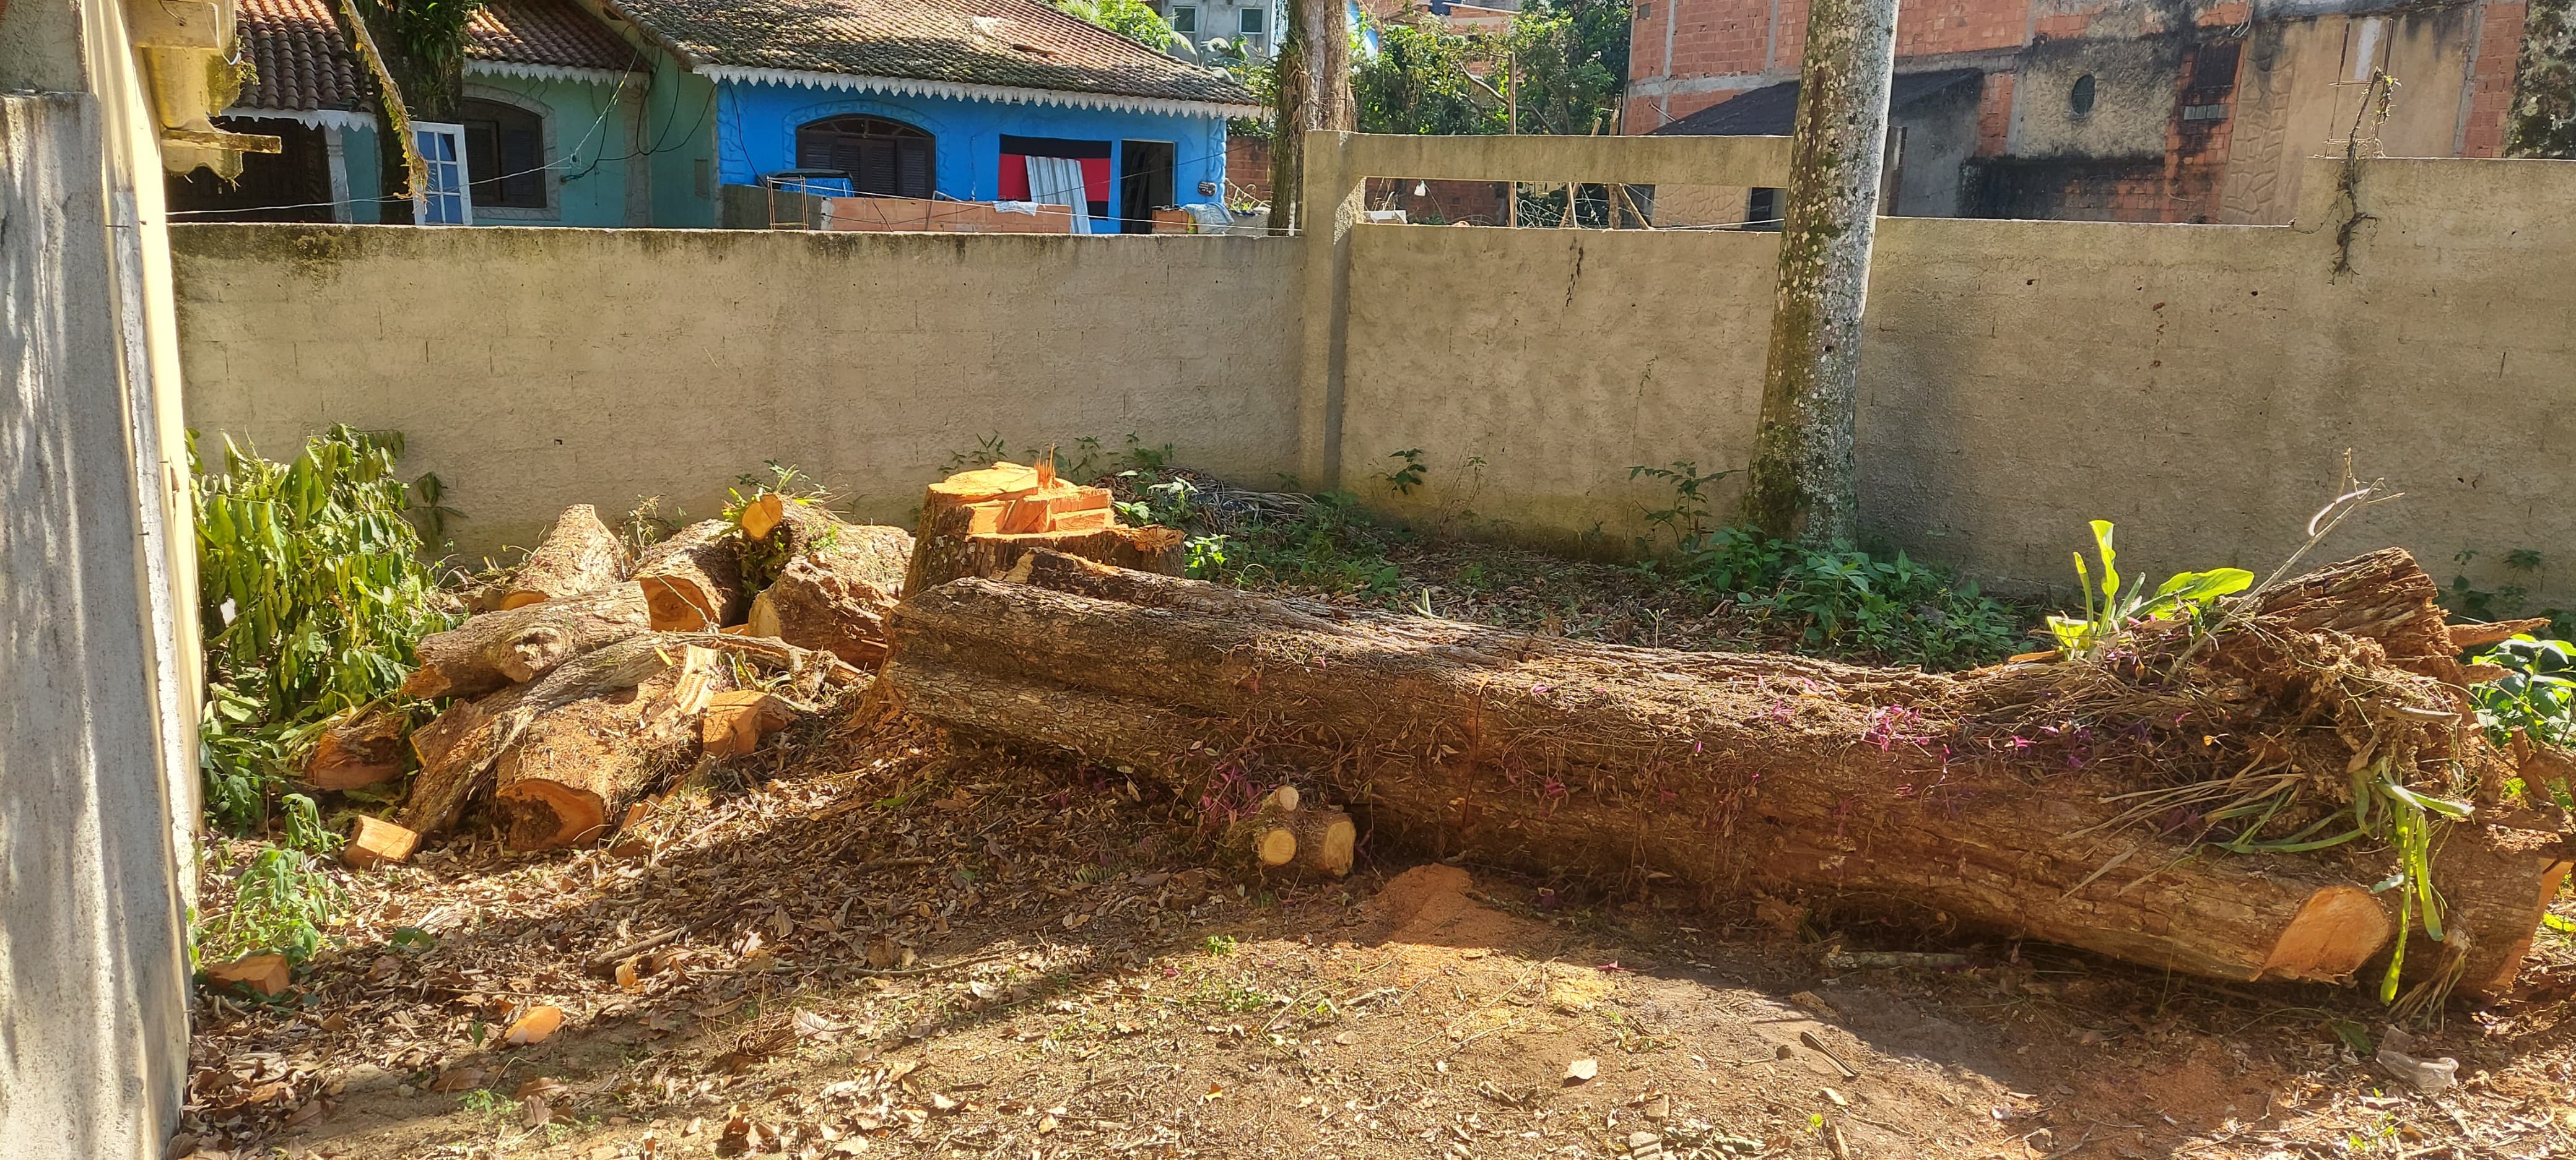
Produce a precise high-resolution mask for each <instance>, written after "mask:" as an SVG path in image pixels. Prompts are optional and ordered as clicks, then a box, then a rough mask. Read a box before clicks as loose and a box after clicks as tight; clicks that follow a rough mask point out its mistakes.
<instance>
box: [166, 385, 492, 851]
mask: <svg viewBox="0 0 2576 1160" xmlns="http://www.w3.org/2000/svg"><path fill="white" fill-rule="evenodd" d="M401 452H402V437H401V436H399V435H395V434H390V433H371V432H362V431H354V430H351V429H350V428H348V427H346V426H341V427H334V428H332V429H331V430H330V431H329V432H327V433H325V434H323V435H319V436H316V437H314V438H313V439H311V440H310V441H308V442H307V443H306V444H305V448H304V453H303V454H302V455H301V456H298V457H297V458H296V459H295V460H294V462H292V463H277V462H273V461H271V460H267V459H262V458H260V457H259V456H258V455H257V454H255V453H253V452H251V451H249V450H246V449H244V448H241V447H237V446H235V445H234V444H233V443H232V442H231V441H230V440H226V441H225V444H224V469H223V471H222V472H221V473H220V474H216V473H210V472H208V471H207V470H206V469H205V465H204V464H203V462H202V461H201V460H199V459H198V457H197V453H196V446H195V441H194V439H193V437H192V438H191V440H190V444H189V465H190V468H191V470H192V471H193V473H194V476H195V480H196V501H197V503H196V506H197V590H198V602H199V605H200V608H199V616H200V618H201V622H202V623H203V625H204V627H205V631H206V658H205V660H206V694H207V697H206V710H205V719H204V723H203V728H202V737H203V746H202V750H203V767H204V774H205V787H206V809H207V812H208V814H209V815H211V816H212V818H213V819H214V820H215V821H217V822H220V823H222V824H224V825H226V826H229V827H231V828H234V829H244V828H248V827H251V826H255V825H259V824H261V823H263V822H265V821H266V820H267V818H268V815H269V804H270V802H272V801H273V800H275V798H276V796H277V794H278V792H279V791H280V790H281V789H282V788H283V787H284V785H285V782H286V779H287V776H288V774H289V772H290V771H291V769H292V768H293V764H294V762H295V761H296V760H297V759H298V758H299V757H300V755H301V753H302V751H303V750H304V749H305V747H306V746H308V745H309V744H310V743H311V741H312V739H313V738H314V736H315V735H316V734H318V732H319V731H320V729H321V728H322V726H323V724H324V723H325V722H327V721H329V720H330V719H331V718H332V717H333V716H335V715H337V714H339V713H342V712H345V711H347V710H350V709H354V708H357V707H359V706H363V705H367V704H371V703H373V702H376V701H378V700H381V699H383V698H386V697H390V696H392V695H393V694H394V690H395V689H396V688H397V687H398V686H400V685H401V684H402V681H403V677H404V675H405V674H406V673H408V672H410V670H411V668H412V665H413V663H414V658H413V653H412V646H413V644H414V643H415V642H416V641H418V640H419V639H420V638H421V637H422V636H423V635H426V634H428V633H431V632H436V631H439V630H441V629H444V628H447V627H449V625H450V624H451V623H452V619H451V617H450V616H449V615H448V614H447V613H446V612H445V611H443V610H442V608H441V605H440V602H439V600H438V598H437V595H436V585H435V584H434V582H433V581H432V579H431V576H430V573H429V569H428V567H427V566H426V565H424V564H423V563H422V561H421V558H420V548H421V541H420V534H419V532H418V531H416V530H415V529H414V528H413V527H412V524H411V522H410V520H409V519H407V518H406V514H407V513H408V512H409V511H410V510H411V508H412V504H411V493H410V489H409V488H407V487H405V486H404V484H403V483H402V481H401V480H399V479H396V478H394V475H393V468H394V460H395V457H396V456H398V455H400V454H401Z"/></svg>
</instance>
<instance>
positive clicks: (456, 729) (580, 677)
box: [400, 605, 690, 835]
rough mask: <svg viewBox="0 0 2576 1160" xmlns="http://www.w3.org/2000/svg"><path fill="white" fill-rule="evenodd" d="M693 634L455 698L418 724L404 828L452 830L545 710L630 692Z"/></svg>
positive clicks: (644, 641)
mask: <svg viewBox="0 0 2576 1160" xmlns="http://www.w3.org/2000/svg"><path fill="white" fill-rule="evenodd" d="M535 607H540V608H542V607H545V606H544V605H537V606H535ZM495 615H504V616H506V615H509V614H508V613H496V614H495ZM688 639H689V638H687V637H673V636H667V635H664V634H660V633H643V634H640V635H635V636H629V637H627V638H626V639H624V640H619V641H616V642H614V643H611V644H608V645H606V646H604V647H601V648H597V649H593V650H591V651H588V652H584V653H582V654H580V655H578V656H573V657H570V658H567V659H566V660H564V662H563V663H561V664H559V665H557V666H555V667H554V668H553V669H552V670H551V671H549V672H547V673H546V674H545V675H544V676H543V677H541V678H539V679H537V680H535V681H532V682H530V683H527V684H521V685H512V686H510V687H508V688H505V689H502V690H501V691H500V692H497V693H494V694H492V695H491V696H488V697H485V698H483V699H481V700H479V701H467V700H458V701H456V702H455V703H454V704H451V705H449V706H448V707H447V711H446V712H443V713H440V714H439V715H438V717H437V719H436V720H433V721H431V722H430V723H429V724H427V725H424V726H421V727H420V728H419V729H416V730H413V731H412V737H411V744H412V750H413V752H414V753H416V754H417V755H418V756H419V757H420V776H419V777H417V778H414V779H413V781H412V789H411V797H410V799H409V800H408V801H406V802H404V804H403V813H402V817H401V819H400V821H401V824H402V826H403V828H405V829H408V830H412V831H415V832H417V833H420V834H424V835H427V834H436V833H442V832H444V831H446V830H447V829H448V828H449V827H451V826H453V825H455V824H456V820H457V818H458V817H460V816H461V815H462V814H463V813H464V811H465V807H466V805H467V803H469V802H471V801H472V800H473V799H474V798H475V797H477V796H479V795H480V794H482V792H483V791H484V789H485V787H486V786H488V785H489V784H490V781H491V778H490V775H491V772H492V768H493V765H494V763H495V762H497V761H499V760H500V759H501V758H502V756H503V755H505V754H507V753H508V752H509V751H510V750H511V749H512V747H513V746H515V745H517V744H518V743H519V741H520V740H521V738H522V737H523V736H524V735H526V734H527V732H528V731H529V729H530V727H531V726H532V725H533V724H534V723H535V722H537V721H538V720H539V719H540V718H542V717H544V716H546V715H547V714H549V713H552V712H553V711H554V710H556V709H559V708H562V707H563V706H566V705H570V704H572V703H574V702H576V701H584V700H591V699H595V698H605V697H613V696H617V695H619V694H623V693H626V692H628V691H630V690H632V689H634V688H635V687H636V686H637V685H639V684H642V683H644V682H645V681H647V680H649V679H651V678H654V677H657V676H660V675H662V674H663V673H664V672H665V671H666V670H669V669H671V668H672V667H673V666H674V665H676V664H679V663H681V662H682V661H683V660H685V659H686V658H687V657H688V656H689V653H690V650H689V649H688V647H687V643H685V642H687V641H688Z"/></svg>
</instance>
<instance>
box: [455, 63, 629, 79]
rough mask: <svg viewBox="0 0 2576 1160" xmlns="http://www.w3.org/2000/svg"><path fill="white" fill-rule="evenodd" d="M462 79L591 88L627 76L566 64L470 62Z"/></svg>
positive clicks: (620, 73)
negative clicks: (577, 84) (575, 83)
mask: <svg viewBox="0 0 2576 1160" xmlns="http://www.w3.org/2000/svg"><path fill="white" fill-rule="evenodd" d="M465 75H467V76H486V77H517V78H519V79H521V80H530V81H586V82H588V83H590V84H594V85H613V84H616V83H617V82H618V81H619V80H620V79H622V78H623V77H625V76H626V73H625V72H624V71H621V70H619V69H613V68H575V67H574V66H572V65H568V64H520V63H519V62H517V61H509V60H473V59H471V58H469V59H467V60H466V62H465Z"/></svg>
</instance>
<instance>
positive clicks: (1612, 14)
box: [1511, 0, 1629, 136]
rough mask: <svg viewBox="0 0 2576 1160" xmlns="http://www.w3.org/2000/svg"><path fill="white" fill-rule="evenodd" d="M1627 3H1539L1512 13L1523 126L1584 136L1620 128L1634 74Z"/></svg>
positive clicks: (1558, 0)
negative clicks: (1621, 106)
mask: <svg viewBox="0 0 2576 1160" xmlns="http://www.w3.org/2000/svg"><path fill="white" fill-rule="evenodd" d="M1628 19H1629V7H1628V4H1627V3H1626V0H1551V2H1548V3H1532V4H1530V5H1529V6H1527V7H1525V8H1523V9H1521V13H1520V15H1518V16H1516V17H1513V18H1512V31H1511V50H1512V60H1513V62H1514V69H1515V75H1516V76H1518V77H1519V84H1520V94H1519V96H1520V131H1521V132H1523V133H1566V134H1572V135H1575V136H1584V135H1588V134H1591V133H1593V132H1596V131H1599V132H1607V131H1609V130H1610V129H1611V128H1613V127H1614V126H1613V124H1612V122H1613V119H1614V118H1615V117H1616V116H1617V113H1618V97H1619V90H1620V87H1621V86H1622V85H1623V84H1625V83H1626V78H1627V76H1628Z"/></svg>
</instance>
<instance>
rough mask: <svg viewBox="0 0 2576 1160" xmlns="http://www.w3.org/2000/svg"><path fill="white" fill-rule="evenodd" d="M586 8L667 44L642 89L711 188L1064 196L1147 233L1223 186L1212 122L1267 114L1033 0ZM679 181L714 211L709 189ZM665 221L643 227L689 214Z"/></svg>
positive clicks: (1219, 193)
mask: <svg viewBox="0 0 2576 1160" xmlns="http://www.w3.org/2000/svg"><path fill="white" fill-rule="evenodd" d="M603 14H604V15H605V16H606V17H607V18H608V19H609V20H610V21H611V23H612V24H617V23H624V22H628V21H631V22H632V26H633V27H634V28H635V29H636V30H637V32H638V33H639V34H640V37H641V39H642V40H644V41H645V42H648V43H650V44H651V45H653V46H654V47H656V48H658V49H660V50H662V51H663V52H665V53H667V54H669V56H670V58H671V60H670V61H669V62H668V63H669V66H670V67H669V72H670V73H672V74H677V75H669V76H667V80H666V83H663V84H660V85H657V86H656V87H660V88H661V89H662V91H663V92H665V93H669V94H672V105H673V106H676V107H672V108H670V109H669V111H668V114H667V115H669V116H672V117H673V118H674V119H675V121H686V120H688V119H690V118H691V116H692V114H696V115H697V116H698V117H700V118H701V119H703V122H704V129H705V131H706V133H707V136H706V138H705V140H706V141H707V143H708V145H709V146H710V147H711V149H712V153H713V158H712V162H713V166H714V170H715V173H714V175H713V176H714V183H715V184H720V185H760V184H769V185H772V186H780V185H787V186H795V187H802V188H806V189H808V190H810V191H813V192H831V193H848V194H854V195H877V196H890V197H907V198H943V199H949V200H955V201H982V202H991V201H996V200H999V201H1039V202H1049V201H1052V202H1055V203H1056V204H1069V203H1071V202H1073V201H1075V200H1076V199H1077V197H1078V199H1079V200H1080V202H1082V203H1083V204H1082V209H1083V210H1084V211H1085V213H1086V214H1087V216H1088V217H1089V218H1092V219H1106V220H1096V221H1095V224H1094V225H1093V226H1092V230H1093V232H1109V231H1111V230H1116V231H1120V232H1132V233H1144V232H1150V231H1151V229H1152V224H1151V211H1153V210H1154V209H1157V208H1163V207H1170V206H1176V205H1188V204H1193V203H1205V202H1216V201H1220V200H1222V198H1223V196H1224V192H1225V123H1226V120H1227V118H1230V117H1256V116H1260V115H1262V114H1263V112H1264V110H1263V109H1262V108H1261V107H1260V105H1259V103H1258V101H1257V100H1256V99H1255V98H1254V96H1253V95H1252V94H1251V93H1250V92H1249V91H1247V90H1246V89H1244V88H1243V86H1242V85H1240V84H1238V83H1236V82H1235V81H1234V80H1233V79H1232V78H1231V77H1229V76H1227V75H1226V74H1225V73H1223V72H1221V71H1218V70H1214V69H1210V68H1205V67H1201V66H1198V65H1195V64H1192V63H1190V62H1188V61H1183V60H1177V59H1174V58H1173V57H1171V56H1167V55H1165V54H1164V53H1162V52H1158V51H1156V50H1154V49H1151V48H1148V47H1146V46H1144V45H1141V44H1138V43H1136V42H1134V41H1131V40H1128V39H1126V38H1125V37H1122V36H1119V35H1117V34H1115V33H1112V32H1109V31H1107V30H1105V29H1102V28H1100V27H1097V26H1095V25H1092V24H1089V23H1087V22H1085V21H1082V20H1079V19H1076V18H1074V17H1072V16H1069V15H1066V14H1065V13H1063V12H1061V11H1058V10H1057V9H1055V8H1054V7H1052V6H1050V5H1048V4H1045V3H1042V2H1040V0H608V3H607V5H606V7H605V11H604V13H603ZM657 79H662V78H657ZM701 86H703V87H701ZM656 103H657V104H659V103H660V102H656ZM691 105H698V106H700V107H698V108H695V109H692V108H690V107H689V106H691ZM661 135H663V136H668V135H669V134H661ZM692 136H694V134H692ZM1077 180H1078V182H1079V191H1078V193H1077V192H1076V191H1075V189H1074V183H1075V182H1076V181H1077ZM693 185H694V186H695V189H694V191H693V192H695V193H697V194H698V196H699V197H701V198H708V199H710V202H709V205H708V207H707V209H706V211H705V212H706V213H707V214H708V215H710V216H712V213H713V209H712V202H711V198H712V194H713V191H712V190H710V189H707V188H706V185H707V182H706V180H705V178H704V177H703V176H701V177H700V178H699V180H698V181H696V182H694V183H693ZM655 192H656V195H657V196H656V197H655V198H654V201H655V202H656V203H657V207H658V205H659V204H660V203H661V202H662V201H663V199H662V198H661V197H660V196H658V195H659V193H660V190H659V189H658V188H657V189H656V191H655ZM671 216H673V215H670V214H666V213H663V212H659V210H658V209H657V212H656V213H655V214H654V217H655V224H659V225H682V224H704V223H700V222H694V221H689V222H683V221H673V220H669V219H670V217H671Z"/></svg>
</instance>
